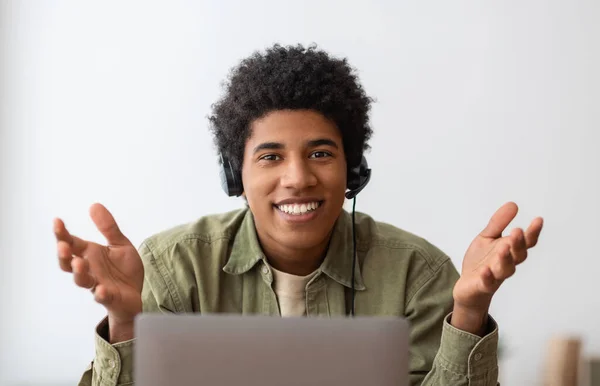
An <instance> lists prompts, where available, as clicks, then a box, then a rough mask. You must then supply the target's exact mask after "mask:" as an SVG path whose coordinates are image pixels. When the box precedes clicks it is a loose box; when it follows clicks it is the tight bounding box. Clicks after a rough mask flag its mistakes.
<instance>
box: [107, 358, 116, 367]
mask: <svg viewBox="0 0 600 386" xmlns="http://www.w3.org/2000/svg"><path fill="white" fill-rule="evenodd" d="M116 365H117V364H116V363H115V361H114V360H112V359H109V360H108V367H110V368H111V369H114V368H115V366H116Z"/></svg>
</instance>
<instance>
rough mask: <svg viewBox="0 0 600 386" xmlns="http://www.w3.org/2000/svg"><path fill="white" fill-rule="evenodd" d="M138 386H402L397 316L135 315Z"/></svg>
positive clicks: (404, 330)
mask: <svg viewBox="0 0 600 386" xmlns="http://www.w3.org/2000/svg"><path fill="white" fill-rule="evenodd" d="M135 331H136V338H137V341H136V344H135V348H134V376H135V382H136V385H138V386H165V385H177V386H192V385H194V386H197V385H210V386H259V385H260V386H271V385H273V386H282V385H288V386H300V385H302V386H306V385H312V386H321V385H323V386H332V385H344V386H365V385H378V386H408V385H409V378H408V339H409V338H408V332H409V326H408V322H407V321H406V320H404V319H402V318H390V317H371V318H368V317H357V318H353V319H351V318H343V317H339V318H306V317H302V318H301V317H298V318H291V317H290V318H281V317H272V316H256V315H252V316H248V315H229V314H215V315H202V314H183V315H182V314H179V315H174V314H171V315H169V314H140V315H139V316H138V318H137V319H136V327H135Z"/></svg>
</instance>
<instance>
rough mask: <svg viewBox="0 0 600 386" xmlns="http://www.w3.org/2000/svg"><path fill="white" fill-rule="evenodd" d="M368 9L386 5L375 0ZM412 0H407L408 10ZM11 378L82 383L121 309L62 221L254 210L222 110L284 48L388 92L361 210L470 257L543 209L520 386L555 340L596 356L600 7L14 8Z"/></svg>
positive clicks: (8, 56)
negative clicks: (215, 106) (75, 257)
mask: <svg viewBox="0 0 600 386" xmlns="http://www.w3.org/2000/svg"><path fill="white" fill-rule="evenodd" d="M225 3H227V5H226V4H225ZM367 3H368V4H367ZM399 3H402V4H399ZM0 9H1V10H2V12H3V13H2V23H1V24H2V27H1V28H2V29H1V30H0V31H1V33H2V40H1V42H2V46H1V49H2V51H0V53H1V55H2V57H1V65H2V68H3V76H2V78H1V81H2V83H1V84H2V99H1V101H2V102H1V103H0V109H1V110H0V112H1V113H2V114H1V115H0V119H1V121H0V124H1V129H2V131H1V135H2V136H1V137H0V141H1V142H0V146H1V149H0V150H1V153H0V157H1V161H2V164H1V167H2V169H1V172H2V174H1V175H0V176H1V181H0V183H1V189H0V194H1V197H0V198H1V199H2V200H1V201H0V202H1V207H0V213H1V214H2V215H1V224H0V230H1V233H0V237H1V240H0V256H1V260H0V279H1V281H0V286H1V291H0V294H1V295H0V296H2V299H1V300H2V306H1V307H0V313H1V315H0V323H2V325H1V326H0V327H2V328H0V334H1V336H0V339H1V342H2V343H1V344H0V347H1V349H0V384H2V385H17V384H25V383H26V382H32V383H33V384H52V383H56V384H74V383H75V382H76V381H77V379H78V377H79V376H80V374H81V372H82V371H83V369H84V368H85V367H86V365H87V363H88V362H89V360H91V359H92V357H93V331H94V326H95V324H96V323H97V322H98V321H99V320H100V319H101V317H102V316H103V310H102V308H101V307H100V306H97V305H95V304H94V303H93V300H92V298H91V295H90V294H89V293H87V292H86V291H84V290H79V289H78V288H76V287H75V285H74V284H73V283H72V280H71V278H70V276H69V275H68V274H65V273H63V272H61V271H60V270H59V268H58V265H57V262H56V258H55V245H54V240H53V235H52V226H51V224H52V218H53V217H55V216H61V217H62V218H63V219H64V220H65V221H66V223H67V226H68V227H69V228H70V229H71V230H72V231H73V232H74V233H76V234H78V235H79V236H81V237H85V238H90V239H93V240H96V241H102V238H101V237H100V236H99V234H98V233H97V232H96V231H95V229H94V227H93V225H92V223H91V220H90V219H89V217H88V215H87V209H88V207H89V205H90V204H92V203H93V202H95V201H100V202H103V203H104V204H105V205H107V206H108V208H109V209H111V210H112V211H113V212H114V214H115V216H116V218H117V219H118V221H119V222H120V224H121V227H122V228H123V230H124V231H125V232H126V233H127V234H128V235H129V237H130V238H131V239H132V240H133V241H134V242H135V243H136V244H137V243H139V242H141V241H142V239H143V238H144V237H146V236H148V235H150V234H152V233H154V232H157V231H160V230H161V229H164V228H167V227H170V226H173V225H175V224H178V223H181V222H184V221H190V220H192V219H194V218H196V217H198V216H202V215H204V214H208V213H214V212H220V211H225V210H229V209H232V208H235V207H239V206H240V205H241V203H240V202H239V201H236V200H234V199H228V198H227V197H225V195H224V194H222V193H221V191H220V187H219V184H218V177H217V169H216V166H215V157H214V151H213V148H212V142H211V141H212V139H211V138H210V136H209V133H208V130H207V121H206V119H205V117H206V115H207V114H208V113H209V108H210V104H211V103H212V102H213V101H215V99H216V98H217V96H218V95H219V92H220V91H219V90H220V88H219V83H220V81H221V80H222V79H223V78H224V77H225V75H226V74H227V72H228V70H229V68H230V67H231V66H233V65H234V64H235V63H236V62H237V61H238V60H239V59H240V58H242V57H244V56H245V55H247V54H249V53H250V52H252V51H253V50H255V49H261V48H264V47H265V46H268V45H270V44H271V43H273V42H275V41H278V42H282V43H295V42H301V43H310V42H317V43H318V44H319V45H320V46H321V47H322V48H325V49H328V50H331V51H332V52H333V53H335V54H340V55H344V56H348V57H349V58H350V61H351V63H352V64H353V65H354V66H356V67H357V68H358V69H359V70H360V75H361V79H362V81H363V83H364V85H365V87H366V89H367V91H368V92H369V93H370V94H371V95H373V96H375V97H376V98H377V100H378V101H377V103H376V104H375V105H374V109H373V114H372V121H373V127H374V129H375V136H374V138H373V141H372V147H373V150H372V152H371V153H370V154H369V155H368V157H369V162H370V164H371V166H372V167H373V169H374V176H373V179H372V185H370V186H369V187H368V188H367V189H366V190H365V191H364V192H363V193H361V195H360V196H359V197H358V203H357V206H358V208H359V209H360V210H361V211H365V212H368V213H370V214H372V215H373V216H374V217H376V218H378V219H380V220H385V221H389V222H391V223H393V224H395V225H398V226H401V227H404V228H406V229H408V230H410V231H413V232H416V233H418V234H420V235H422V236H424V237H426V238H428V239H430V240H431V241H432V242H434V243H435V244H437V245H438V246H439V247H441V248H442V249H444V250H445V251H446V252H447V253H448V254H450V255H451V256H453V259H454V262H455V263H456V264H457V265H458V266H460V262H461V259H462V254H463V253H464V251H465V249H466V247H467V246H468V244H469V243H470V241H471V239H472V238H473V237H474V236H475V235H476V234H477V232H478V231H479V230H480V229H481V228H482V227H483V226H484V225H485V224H486V222H487V219H488V217H489V216H490V215H491V214H492V213H493V211H494V210H495V209H496V208H497V207H499V206H500V205H501V204H502V203H504V202H505V201H507V200H515V201H516V202H517V203H518V204H519V205H520V206H521V208H522V212H521V214H520V215H519V217H518V219H517V220H516V222H515V225H518V226H525V225H527V223H528V221H529V220H530V219H532V218H533V217H534V216H537V215H542V216H544V217H545V219H546V228H545V230H544V233H543V236H542V238H541V240H540V245H539V247H537V248H536V249H535V250H534V251H533V253H531V255H530V259H529V260H528V261H527V262H526V264H524V265H523V266H522V268H520V269H519V271H518V272H517V275H516V276H515V277H514V278H512V279H511V280H510V281H508V282H506V283H505V285H504V286H503V288H502V289H501V291H500V293H499V294H498V295H497V296H496V298H495V303H494V306H493V315H494V316H495V317H496V319H497V320H498V322H499V324H500V326H501V331H502V335H503V338H504V339H505V341H506V344H507V345H508V346H509V356H508V357H507V361H506V367H505V369H503V373H504V376H505V380H506V384H507V385H537V384H539V377H540V372H541V369H542V368H541V365H542V359H543V355H544V347H545V346H544V345H545V342H546V340H547V339H548V338H549V337H550V336H551V335H553V334H575V335H578V336H581V337H582V338H584V339H585V352H586V354H592V353H595V354H596V355H598V354H600V330H599V327H600V301H599V300H598V293H599V292H600V291H599V288H600V286H599V284H598V272H600V261H599V259H598V254H597V252H596V249H595V240H597V237H598V234H599V233H600V226H599V225H598V219H599V218H600V204H599V203H598V197H600V183H599V182H600V181H599V180H600V155H599V153H598V145H599V144H600V135H599V134H598V127H599V125H600V109H599V108H598V105H599V102H600V75H599V71H598V69H599V68H600V23H598V22H597V21H598V20H600V5H599V3H598V2H594V1H593V0H589V1H566V0H565V1H542V0H539V1H515V0H513V1H503V2H491V1H490V2H476V1H452V2H449V1H441V0H440V1H419V2H397V1H389V2H385V1H372V2H362V1H355V2H349V1H335V2H333V1H332V2H326V3H324V4H323V3H321V1H319V0H314V1H303V2H299V1H298V2H294V3H282V2H278V1H252V2H243V1H236V2H231V1H230V2H219V1H216V0H215V1H211V2H185V3H184V2H177V3H176V2H169V3H168V5H167V2H164V3H163V4H162V5H156V4H149V3H148V2H135V3H134V2H107V1H105V2H95V3H92V2H81V1H54V2H17V1H9V2H4V3H3V6H2V8H0Z"/></svg>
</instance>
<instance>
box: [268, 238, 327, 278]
mask: <svg viewBox="0 0 600 386" xmlns="http://www.w3.org/2000/svg"><path fill="white" fill-rule="evenodd" d="M257 233H258V241H259V242H260V244H261V247H262V250H263V252H264V254H265V256H266V257H267V260H268V261H269V264H271V266H272V267H273V268H275V269H276V270H278V271H281V272H285V273H289V274H291V275H297V276H306V275H309V274H311V273H312V272H314V271H315V270H316V269H317V268H319V267H320V266H321V263H322V262H323V260H324V259H325V255H326V253H327V247H328V245H329V239H330V237H331V235H328V236H327V237H326V238H325V239H324V240H323V242H321V243H319V244H318V245H315V246H313V247H310V248H288V247H286V246H284V245H282V244H281V243H278V242H276V241H275V240H273V239H272V238H270V237H268V236H261V235H260V232H257Z"/></svg>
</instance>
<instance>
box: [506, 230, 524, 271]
mask: <svg viewBox="0 0 600 386" xmlns="http://www.w3.org/2000/svg"><path fill="white" fill-rule="evenodd" d="M509 242H510V254H511V256H512V259H513V262H514V264H515V265H519V264H521V263H522V262H524V261H525V259H526V258H527V245H526V244H525V235H524V234H523V229H521V228H515V229H513V230H512V231H511V232H510V236H509Z"/></svg>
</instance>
